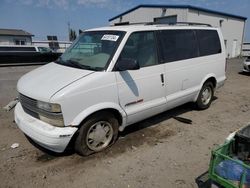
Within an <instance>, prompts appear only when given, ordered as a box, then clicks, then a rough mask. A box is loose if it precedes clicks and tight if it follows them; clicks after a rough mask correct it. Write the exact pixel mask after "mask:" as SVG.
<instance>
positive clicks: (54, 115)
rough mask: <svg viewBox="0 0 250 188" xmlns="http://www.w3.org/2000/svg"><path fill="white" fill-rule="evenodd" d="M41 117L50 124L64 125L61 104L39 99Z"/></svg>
mask: <svg viewBox="0 0 250 188" xmlns="http://www.w3.org/2000/svg"><path fill="white" fill-rule="evenodd" d="M37 108H38V109H40V110H39V111H38V115H39V119H40V120H41V121H44V122H46V123H48V124H50V125H54V126H58V127H63V126H64V121H63V115H62V113H61V112H62V111H61V106H60V105H59V104H53V103H47V102H42V101H37Z"/></svg>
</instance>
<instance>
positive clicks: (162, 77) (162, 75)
mask: <svg viewBox="0 0 250 188" xmlns="http://www.w3.org/2000/svg"><path fill="white" fill-rule="evenodd" d="M164 84H165V80H164V74H163V73H162V74H161V85H162V86H164Z"/></svg>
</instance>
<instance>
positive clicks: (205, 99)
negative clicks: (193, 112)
mask: <svg viewBox="0 0 250 188" xmlns="http://www.w3.org/2000/svg"><path fill="white" fill-rule="evenodd" d="M213 97H214V86H213V84H212V83H211V82H206V83H204V85H203V86H202V88H201V90H200V93H199V96H198V99H197V101H196V105H197V108H198V109H200V110H204V109H207V108H208V107H209V106H210V104H211V102H212V100H213Z"/></svg>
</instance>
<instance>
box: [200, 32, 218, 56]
mask: <svg viewBox="0 0 250 188" xmlns="http://www.w3.org/2000/svg"><path fill="white" fill-rule="evenodd" d="M196 35H197V38H198V41H199V47H200V56H205V55H212V54H218V53H221V45H220V39H219V36H218V33H217V31H215V30H196Z"/></svg>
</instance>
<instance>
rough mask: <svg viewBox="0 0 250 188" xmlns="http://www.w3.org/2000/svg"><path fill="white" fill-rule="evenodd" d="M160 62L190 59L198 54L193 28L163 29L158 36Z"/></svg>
mask: <svg viewBox="0 0 250 188" xmlns="http://www.w3.org/2000/svg"><path fill="white" fill-rule="evenodd" d="M158 40H159V44H160V54H161V62H171V61H178V60H183V59H190V58H194V57H197V56H198V52H199V51H198V50H199V49H198V42H197V39H196V37H195V33H194V31H193V30H163V31H160V35H159V37H158Z"/></svg>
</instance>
